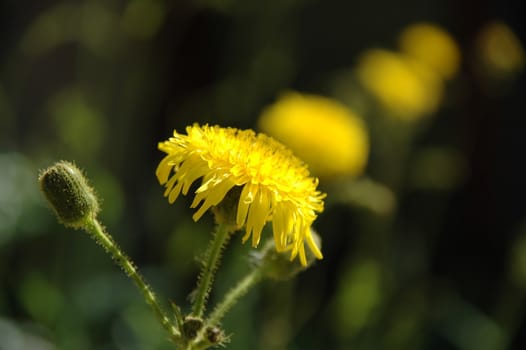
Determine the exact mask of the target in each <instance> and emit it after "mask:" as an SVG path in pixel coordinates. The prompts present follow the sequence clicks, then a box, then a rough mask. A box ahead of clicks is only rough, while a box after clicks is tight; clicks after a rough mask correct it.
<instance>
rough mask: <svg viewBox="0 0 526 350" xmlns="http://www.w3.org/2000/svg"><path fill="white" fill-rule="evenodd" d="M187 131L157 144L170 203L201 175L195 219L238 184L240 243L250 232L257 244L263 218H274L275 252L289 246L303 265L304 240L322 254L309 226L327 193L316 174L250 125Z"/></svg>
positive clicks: (160, 175)
mask: <svg viewBox="0 0 526 350" xmlns="http://www.w3.org/2000/svg"><path fill="white" fill-rule="evenodd" d="M186 133H187V134H186V135H184V134H179V133H177V131H174V134H173V137H171V138H170V139H169V140H168V141H164V142H160V143H159V146H158V147H159V149H160V150H161V151H163V152H165V153H166V154H167V155H166V156H165V157H164V159H163V160H162V161H161V162H160V163H159V166H158V167H157V171H156V175H157V179H158V180H159V182H160V183H161V184H162V185H164V186H165V187H166V190H165V192H164V195H165V197H168V201H169V202H170V203H173V202H174V201H175V200H176V199H177V197H178V196H179V194H180V193H182V194H183V195H186V194H187V193H188V190H189V189H190V186H191V185H192V184H193V183H194V182H195V181H196V180H198V179H199V178H202V182H201V186H200V187H199V188H198V189H197V190H196V191H195V193H196V195H195V198H194V200H193V202H192V204H191V207H192V208H196V207H197V206H199V205H200V203H201V202H202V204H201V206H200V207H199V209H198V210H197V212H195V214H194V215H193V219H194V220H195V221H197V220H199V218H201V216H202V215H203V214H204V213H205V212H206V211H207V210H208V209H209V208H211V207H213V206H217V205H219V204H220V203H221V201H222V200H223V199H224V198H225V195H226V194H227V193H228V192H229V191H230V190H232V189H234V187H236V186H239V187H240V196H239V201H238V205H237V212H236V219H235V221H236V225H237V227H238V228H242V227H245V229H246V233H245V235H244V236H243V239H242V240H243V242H245V241H247V240H248V239H249V238H250V237H251V236H252V246H253V247H256V246H257V245H258V244H259V241H260V238H261V232H262V230H263V227H264V226H265V224H266V222H268V221H272V229H273V233H274V242H275V246H276V250H277V251H280V252H282V251H289V250H290V251H291V260H293V259H294V258H296V257H297V256H299V259H300V262H301V263H302V264H303V265H306V264H307V258H306V255H305V244H304V243H305V242H306V243H307V245H308V247H309V248H310V250H311V251H312V252H313V254H314V255H315V256H316V257H317V258H318V259H322V258H323V256H322V254H321V251H320V249H319V248H318V246H317V245H316V243H315V241H314V239H313V237H312V235H311V231H310V226H311V225H312V223H313V221H314V220H315V219H316V216H317V213H321V212H322V211H323V198H324V197H325V194H323V193H321V192H319V191H318V190H317V189H316V187H317V186H318V179H316V178H312V177H310V176H309V172H308V170H307V168H306V166H305V165H304V164H303V162H302V161H300V160H299V159H298V158H296V157H295V156H294V155H293V154H292V152H291V151H290V150H288V149H287V148H286V147H285V146H283V145H282V144H281V143H279V142H277V141H275V140H274V139H272V138H271V137H268V136H266V135H264V134H256V133H255V132H254V131H252V130H238V129H235V128H222V127H219V126H208V125H204V126H200V125H197V124H195V125H193V126H189V127H187V128H186Z"/></svg>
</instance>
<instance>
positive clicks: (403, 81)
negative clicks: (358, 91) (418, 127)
mask: <svg viewBox="0 0 526 350" xmlns="http://www.w3.org/2000/svg"><path fill="white" fill-rule="evenodd" d="M356 74H357V77H358V79H359V81H360V82H361V84H362V85H363V86H364V87H365V89H366V90H368V91H369V92H370V93H371V94H372V95H373V96H374V97H376V98H377V99H378V101H379V102H380V103H381V105H382V106H383V107H384V109H386V110H387V112H389V114H391V115H394V116H396V117H399V118H401V119H408V120H411V119H418V118H421V117H423V116H425V115H428V114H430V113H433V112H434V111H435V110H436V109H437V107H438V105H439V103H440V101H441V99H442V92H443V82H442V80H441V79H440V77H439V76H438V75H437V74H436V73H434V72H433V71H432V70H431V69H429V68H428V67H427V66H426V65H423V64H421V63H420V62H419V61H416V60H414V59H411V58H410V57H408V56H406V55H402V54H399V53H396V52H392V51H388V50H383V49H371V50H368V51H366V52H364V53H363V54H362V56H361V57H360V58H359V61H358V64H357V66H356Z"/></svg>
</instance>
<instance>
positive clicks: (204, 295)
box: [192, 224, 232, 317]
mask: <svg viewBox="0 0 526 350" xmlns="http://www.w3.org/2000/svg"><path fill="white" fill-rule="evenodd" d="M231 232H232V231H231V227H229V226H228V225H223V224H218V225H217V228H216V231H215V233H214V235H213V238H212V240H211V241H210V245H209V246H208V249H207V251H206V253H205V258H204V260H203V266H202V268H201V273H200V275H199V279H198V282H197V288H196V291H195V296H194V299H193V304H192V315H193V316H195V317H202V316H203V313H204V311H205V308H206V302H207V301H208V296H209V295H210V290H211V287H212V283H213V282H214V275H215V273H216V271H217V268H218V267H219V263H220V261H221V256H222V253H223V250H224V247H225V246H226V244H227V243H228V240H229V238H230V235H231Z"/></svg>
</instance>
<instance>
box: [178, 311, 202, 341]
mask: <svg viewBox="0 0 526 350" xmlns="http://www.w3.org/2000/svg"><path fill="white" fill-rule="evenodd" d="M201 328H203V319H202V318H200V317H194V316H186V317H185V319H184V322H183V329H182V331H183V334H184V336H185V337H186V338H187V339H194V338H195V337H197V333H199V331H200V330H201Z"/></svg>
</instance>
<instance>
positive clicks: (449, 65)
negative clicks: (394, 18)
mask: <svg viewBox="0 0 526 350" xmlns="http://www.w3.org/2000/svg"><path fill="white" fill-rule="evenodd" d="M398 40H399V45H400V51H401V52H402V53H404V54H406V55H408V56H410V57H413V58H414V59H416V60H418V61H420V62H421V63H423V64H425V65H427V66H428V67H429V68H431V69H433V70H434V71H435V72H437V73H438V74H440V75H441V76H442V78H444V79H451V78H453V77H454V76H455V74H456V73H457V72H458V69H459V66H460V56H461V55H460V50H459V48H458V45H457V43H456V42H455V40H454V39H453V38H452V37H451V36H450V35H449V33H448V32H446V31H445V30H444V29H442V28H441V27H439V26H436V25H434V24H431V23H417V24H413V25H410V26H408V27H407V28H405V29H404V30H403V31H402V33H401V34H400V36H399V38H398Z"/></svg>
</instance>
